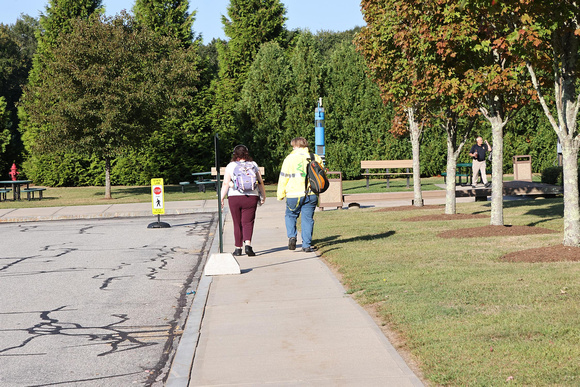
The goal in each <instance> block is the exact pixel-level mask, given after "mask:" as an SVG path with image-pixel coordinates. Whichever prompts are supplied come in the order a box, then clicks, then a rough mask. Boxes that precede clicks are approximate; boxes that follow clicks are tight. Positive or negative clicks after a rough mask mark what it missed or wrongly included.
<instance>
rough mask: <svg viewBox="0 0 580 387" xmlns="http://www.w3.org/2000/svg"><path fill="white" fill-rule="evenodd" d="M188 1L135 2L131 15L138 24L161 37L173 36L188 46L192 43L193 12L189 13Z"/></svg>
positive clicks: (158, 0) (138, 0) (149, 0)
mask: <svg viewBox="0 0 580 387" xmlns="http://www.w3.org/2000/svg"><path fill="white" fill-rule="evenodd" d="M188 10H189V1H188V0H137V1H136V2H135V6H134V7H133V13H134V14H135V19H136V20H137V22H138V23H140V24H143V25H146V26H147V27H149V28H150V29H152V30H153V31H155V33H157V34H159V35H161V36H173V37H175V38H177V39H179V40H180V41H181V42H183V44H184V45H190V44H191V43H192V41H193V30H192V26H193V22H194V21H195V12H193V13H191V14H190V13H189V11H188Z"/></svg>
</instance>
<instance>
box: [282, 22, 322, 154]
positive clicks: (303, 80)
mask: <svg viewBox="0 0 580 387" xmlns="http://www.w3.org/2000/svg"><path fill="white" fill-rule="evenodd" d="M290 66H291V69H292V78H291V82H292V83H291V86H290V90H291V92H290V95H289V98H288V105H287V106H286V120H285V122H284V126H285V128H286V131H285V137H284V141H285V144H289V143H290V140H291V139H292V138H294V137H298V136H300V137H304V138H307V139H309V140H310V142H311V143H312V149H314V148H313V146H314V129H313V128H314V109H315V108H316V106H317V101H318V98H319V97H322V70H323V62H322V56H321V55H320V52H319V49H318V46H317V42H316V39H315V37H314V36H313V35H312V34H311V33H310V32H308V31H307V32H303V33H302V34H300V36H299V37H298V39H297V41H296V45H295V47H294V48H293V49H292V51H291V53H290Z"/></svg>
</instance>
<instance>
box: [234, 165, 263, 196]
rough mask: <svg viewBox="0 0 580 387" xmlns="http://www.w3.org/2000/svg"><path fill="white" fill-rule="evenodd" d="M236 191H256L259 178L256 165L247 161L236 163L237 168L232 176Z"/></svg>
mask: <svg viewBox="0 0 580 387" xmlns="http://www.w3.org/2000/svg"><path fill="white" fill-rule="evenodd" d="M232 181H233V182H234V189H236V190H238V191H240V192H241V193H244V192H247V191H253V190H255V189H256V184H257V176H256V167H255V166H254V163H252V162H247V161H236V167H235V168H234V173H233V176H232Z"/></svg>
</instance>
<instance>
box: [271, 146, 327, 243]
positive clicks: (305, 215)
mask: <svg viewBox="0 0 580 387" xmlns="http://www.w3.org/2000/svg"><path fill="white" fill-rule="evenodd" d="M290 144H291V145H292V148H293V150H292V153H290V154H289V155H288V156H287V157H286V158H285V159H284V163H282V170H281V171H280V177H279V179H278V191H277V197H278V200H284V199H286V214H285V216H284V220H285V222H286V234H287V235H288V249H289V250H295V249H296V236H297V234H298V233H297V231H296V222H297V220H298V217H299V216H300V215H302V218H301V221H300V224H301V226H302V251H304V252H307V253H310V252H313V251H314V250H315V247H314V246H312V232H313V230H314V211H315V210H316V205H317V204H318V196H316V195H315V194H314V193H313V192H312V191H311V190H310V187H308V190H307V189H306V165H307V164H308V161H307V159H309V158H310V152H309V151H308V141H307V140H306V139H305V138H303V137H296V138H294V139H293V140H292V141H291V142H290ZM314 158H315V159H316V161H318V162H319V163H320V164H321V165H322V159H321V158H320V156H318V155H314Z"/></svg>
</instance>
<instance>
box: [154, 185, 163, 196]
mask: <svg viewBox="0 0 580 387" xmlns="http://www.w3.org/2000/svg"><path fill="white" fill-rule="evenodd" d="M153 192H154V193H155V195H161V187H155V188H153Z"/></svg>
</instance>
